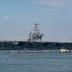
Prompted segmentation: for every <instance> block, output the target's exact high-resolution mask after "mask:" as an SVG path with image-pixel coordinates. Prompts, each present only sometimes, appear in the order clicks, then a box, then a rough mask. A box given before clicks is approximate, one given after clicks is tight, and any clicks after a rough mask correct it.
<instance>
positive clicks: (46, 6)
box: [0, 0, 72, 41]
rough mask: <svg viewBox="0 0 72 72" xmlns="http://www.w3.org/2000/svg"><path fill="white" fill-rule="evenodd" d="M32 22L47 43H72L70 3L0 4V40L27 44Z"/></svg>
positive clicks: (5, 0)
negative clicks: (20, 41) (36, 24)
mask: <svg viewBox="0 0 72 72" xmlns="http://www.w3.org/2000/svg"><path fill="white" fill-rule="evenodd" d="M33 22H37V23H39V24H40V25H39V27H40V31H41V32H42V33H44V34H45V36H44V38H43V40H46V41H72V0H0V40H27V39H28V34H29V32H30V31H31V30H32V28H33V27H32V25H33Z"/></svg>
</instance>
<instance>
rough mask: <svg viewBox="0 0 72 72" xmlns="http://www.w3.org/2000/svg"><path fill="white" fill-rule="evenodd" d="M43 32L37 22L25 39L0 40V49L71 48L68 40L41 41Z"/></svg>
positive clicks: (71, 44)
mask: <svg viewBox="0 0 72 72" xmlns="http://www.w3.org/2000/svg"><path fill="white" fill-rule="evenodd" d="M43 36H44V34H42V33H40V30H39V28H38V24H35V26H34V29H33V31H32V32H30V34H29V39H28V40H27V41H0V50H60V49H61V48H64V49H66V50H72V43H70V42H48V41H46V42H45V41H42V38H43Z"/></svg>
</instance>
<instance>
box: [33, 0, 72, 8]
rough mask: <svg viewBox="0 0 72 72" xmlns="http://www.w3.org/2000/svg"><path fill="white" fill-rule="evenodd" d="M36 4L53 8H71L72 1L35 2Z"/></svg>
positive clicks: (46, 0) (40, 0) (39, 0)
mask: <svg viewBox="0 0 72 72" xmlns="http://www.w3.org/2000/svg"><path fill="white" fill-rule="evenodd" d="M33 1H34V2H35V3H38V4H42V5H48V6H52V7H63V8H64V7H70V6H72V0H33Z"/></svg>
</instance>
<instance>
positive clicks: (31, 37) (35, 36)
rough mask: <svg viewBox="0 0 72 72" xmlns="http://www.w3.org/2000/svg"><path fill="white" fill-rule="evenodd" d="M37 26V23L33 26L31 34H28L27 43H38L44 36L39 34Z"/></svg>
mask: <svg viewBox="0 0 72 72" xmlns="http://www.w3.org/2000/svg"><path fill="white" fill-rule="evenodd" d="M38 25H39V24H37V23H35V24H34V29H33V32H30V34H29V39H28V41H31V42H40V41H41V40H42V38H43V35H44V34H41V33H40V30H39V28H38Z"/></svg>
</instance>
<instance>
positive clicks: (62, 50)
mask: <svg viewBox="0 0 72 72" xmlns="http://www.w3.org/2000/svg"><path fill="white" fill-rule="evenodd" d="M59 51H60V52H61V53H65V52H70V50H68V49H64V48H62V49H60V50H59Z"/></svg>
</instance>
